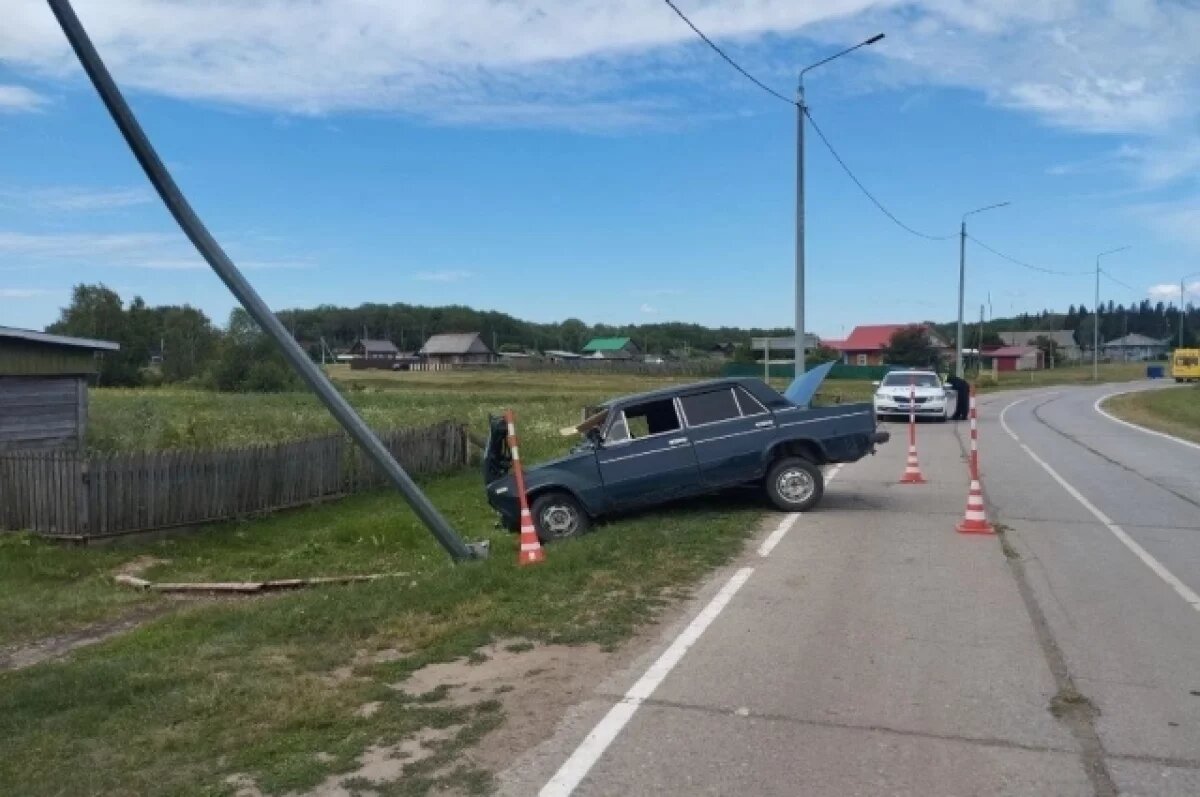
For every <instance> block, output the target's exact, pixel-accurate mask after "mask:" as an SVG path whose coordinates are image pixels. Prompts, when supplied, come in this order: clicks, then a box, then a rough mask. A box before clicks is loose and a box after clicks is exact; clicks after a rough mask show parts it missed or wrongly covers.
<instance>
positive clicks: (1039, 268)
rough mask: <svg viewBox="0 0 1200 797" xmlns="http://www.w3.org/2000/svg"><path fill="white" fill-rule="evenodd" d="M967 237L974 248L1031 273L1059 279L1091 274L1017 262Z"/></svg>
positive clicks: (969, 236) (981, 242) (1022, 261)
mask: <svg viewBox="0 0 1200 797" xmlns="http://www.w3.org/2000/svg"><path fill="white" fill-rule="evenodd" d="M967 237H968V238H970V239H971V240H972V241H973V242H974V243H975V245H976V246H978V247H980V248H981V249H986V250H987V251H989V252H991V253H992V254H993V255H995V256H996V257H998V258H1000V259H1001V260H1007V261H1008V262H1009V263H1012V264H1013V265H1017V266H1021V267H1022V268H1027V269H1030V270H1031V271H1040V272H1041V273H1043V274H1056V275H1058V276H1060V277H1083V276H1087V275H1088V274H1091V273H1093V272H1092V271H1060V270H1058V269H1054V268H1046V267H1045V266H1035V265H1034V264H1032V263H1026V262H1025V261H1024V260H1018V259H1017V258H1015V257H1012V256H1010V255H1006V254H1004V253H1003V252H1001V251H1000V250H998V249H995V248H993V247H991V246H988V245H987V244H985V243H984V242H983V241H981V240H979V239H978V238H976V237H975V236H974V235H968V236H967Z"/></svg>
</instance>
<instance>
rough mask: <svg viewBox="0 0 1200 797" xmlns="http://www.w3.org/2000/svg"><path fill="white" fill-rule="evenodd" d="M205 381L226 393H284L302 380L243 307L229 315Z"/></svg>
mask: <svg viewBox="0 0 1200 797" xmlns="http://www.w3.org/2000/svg"><path fill="white" fill-rule="evenodd" d="M205 381H206V382H207V383H208V386H209V387H211V388H212V389H214V390H220V391H223V392H250V393H281V392H284V391H287V390H296V389H298V388H299V387H300V380H299V378H298V377H297V376H296V375H295V373H294V372H293V371H292V369H291V367H289V366H288V364H287V362H286V361H285V360H284V359H283V355H281V354H280V353H279V351H278V350H277V349H276V348H275V344H274V342H273V341H272V340H271V339H270V338H268V337H267V336H266V335H265V334H263V332H262V331H261V330H260V329H259V328H258V325H257V324H255V323H254V320H253V319H252V318H250V314H249V313H247V312H246V311H245V310H243V309H242V308H240V307H238V308H235V309H234V311H233V312H232V313H230V314H229V326H228V329H227V330H226V332H225V336H224V337H223V338H222V340H221V342H220V345H219V346H218V348H217V355H216V357H215V358H214V359H213V360H212V362H211V363H210V364H209V367H208V369H207V371H206V372H205Z"/></svg>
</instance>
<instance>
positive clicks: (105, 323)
mask: <svg viewBox="0 0 1200 797" xmlns="http://www.w3.org/2000/svg"><path fill="white" fill-rule="evenodd" d="M278 317H279V319H280V320H281V321H282V322H283V323H284V325H285V326H286V327H287V328H288V329H290V330H291V331H292V334H293V336H294V337H295V338H296V340H297V341H299V342H300V343H301V345H303V346H305V347H306V348H307V349H308V351H309V353H310V354H311V355H312V356H313V358H314V359H317V360H319V359H320V358H321V340H322V339H324V341H325V343H326V345H327V346H328V347H329V348H330V349H345V348H348V347H349V346H350V345H351V344H352V343H353V342H354V341H355V340H357V339H358V338H359V337H362V336H364V335H365V336H367V337H371V338H383V339H387V340H391V341H392V342H393V343H395V344H396V345H397V346H398V347H400V349H401V350H404V351H416V350H417V349H419V348H420V347H421V344H422V343H424V341H425V340H426V339H427V338H428V337H429V336H430V335H434V334H437V333H439V332H478V333H480V334H481V335H482V336H483V339H484V340H485V341H486V342H487V343H488V344H489V345H493V346H495V347H496V348H497V349H498V350H500V351H513V350H525V349H532V350H535V351H545V350H547V349H565V350H568V351H579V350H580V349H581V348H583V346H584V345H586V343H587V342H588V341H589V340H590V339H591V338H593V337H608V336H622V337H630V338H632V339H633V341H634V342H635V343H636V344H637V345H638V347H639V348H641V350H642V351H644V352H646V353H649V354H664V355H666V354H673V355H674V356H682V357H686V356H703V355H704V354H705V353H707V352H709V351H711V350H712V349H714V348H715V347H717V346H718V345H721V344H734V346H735V347H737V348H738V354H739V356H741V357H743V358H748V357H749V352H748V351H747V347H748V346H749V343H750V338H751V337H756V336H764V335H773V336H790V335H791V329H788V328H778V327H776V328H741V327H706V326H702V325H699V324H686V323H682V322H668V323H658V324H631V325H625V326H618V325H611V324H588V323H587V322H585V321H583V320H580V319H578V318H568V319H566V320H565V321H561V322H557V323H548V324H538V323H533V322H530V321H522V320H521V319H518V318H514V317H512V316H510V315H508V314H507V313H500V312H495V311H488V310H473V309H471V308H469V307H462V306H448V307H418V306H414V305H408V304H363V305H360V306H358V307H354V308H350V307H333V306H321V307H315V308H312V309H307V310H304V309H297V310H283V311H281V312H279V313H278ZM1095 318H1096V317H1095V315H1094V314H1093V313H1092V312H1091V311H1090V310H1089V309H1088V308H1087V307H1086V306H1083V305H1080V306H1079V307H1076V306H1072V307H1071V308H1069V309H1068V311H1067V313H1066V314H1062V313H1058V314H1054V313H1049V312H1042V313H1036V314H1022V315H1019V316H1016V317H1013V318H995V319H991V320H988V321H987V322H986V323H985V324H984V327H983V332H984V334H985V338H989V339H990V338H993V335H994V333H998V332H1001V331H1005V330H1014V329H1016V330H1051V329H1070V330H1073V331H1075V332H1076V338H1077V339H1078V340H1080V342H1084V343H1086V342H1087V341H1089V340H1090V339H1091V334H1092V332H1091V330H1092V324H1094V323H1095ZM1099 319H1100V330H1101V339H1102V340H1111V339H1112V338H1116V337H1120V336H1122V335H1125V334H1132V333H1139V334H1142V335H1147V336H1149V337H1152V338H1159V339H1162V338H1167V337H1170V338H1171V339H1172V341H1174V340H1177V339H1178V335H1179V323H1180V313H1179V311H1178V309H1177V308H1176V307H1174V306H1167V305H1164V304H1163V303H1162V302H1159V303H1157V304H1151V303H1150V302H1148V301H1145V302H1142V303H1141V304H1139V305H1136V306H1130V307H1125V306H1123V305H1119V304H1118V305H1114V304H1113V303H1112V302H1109V303H1108V304H1107V305H1104V306H1102V307H1101V312H1100V316H1099ZM898 320H905V319H898ZM1186 320H1187V327H1186V331H1187V340H1188V342H1189V343H1190V344H1192V345H1195V344H1197V342H1200V335H1198V332H1200V309H1197V308H1196V307H1195V306H1194V305H1191V304H1189V305H1188V311H1187V319H1186ZM855 323H856V319H853V318H847V319H846V326H847V327H851V326H853V325H854V324H855ZM935 327H936V328H937V330H938V331H939V332H940V333H941V334H942V335H943V336H944V337H946V338H947V339H953V335H954V325H953V324H936V325H935ZM969 329H970V331H971V332H970V335H969V336H968V340H970V341H974V340H977V337H976V336H977V335H978V331H979V330H978V324H977V323H976V324H971V326H970V327H969ZM47 331H49V332H57V333H60V334H66V335H77V336H81V337H92V338H102V339H105V340H113V341H116V342H118V343H120V344H121V351H120V352H117V353H113V354H109V355H107V356H106V357H105V358H104V362H103V365H102V370H101V374H100V381H101V383H102V384H106V385H139V384H156V383H161V382H172V383H175V382H186V383H190V384H195V385H198V386H203V387H209V388H212V389H216V390H285V389H289V388H290V387H293V386H295V385H296V382H295V381H294V377H293V376H292V374H291V371H290V370H289V369H288V368H287V367H286V366H285V365H284V363H283V360H282V358H281V357H279V356H278V354H276V353H275V352H274V350H273V348H272V346H271V344H270V342H269V341H268V340H266V339H265V336H263V335H262V334H261V333H260V332H259V331H258V328H257V327H256V326H255V324H254V323H253V322H252V321H251V319H250V318H249V317H248V316H247V314H246V313H245V311H243V310H241V309H238V310H235V311H234V312H233V313H232V314H231V315H230V318H229V319H228V320H227V321H226V323H225V324H224V325H223V326H218V325H217V324H214V323H213V321H212V319H210V318H209V317H208V316H207V315H206V314H205V313H204V312H203V311H201V310H198V309H196V308H194V307H190V306H188V305H182V306H177V305H173V306H149V305H147V304H146V303H145V302H144V301H143V300H142V299H141V297H136V296H135V297H134V298H133V299H132V300H131V301H129V302H125V301H124V300H123V299H122V298H121V297H120V296H119V295H118V294H117V293H116V292H115V291H113V290H111V289H109V288H107V287H105V286H103V285H77V286H76V287H75V289H74V291H73V293H72V297H71V303H70V305H69V306H67V307H65V308H63V310H62V313H61V315H60V317H59V320H58V321H56V322H55V323H53V324H51V325H50V326H49V327H48V328H47Z"/></svg>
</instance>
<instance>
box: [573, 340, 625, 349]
mask: <svg viewBox="0 0 1200 797" xmlns="http://www.w3.org/2000/svg"><path fill="white" fill-rule="evenodd" d="M631 342H632V341H631V339H630V338H592V339H591V341H589V342H588V345H586V346H584V347H583V350H584V351H620V350H621V349H623V348H625V347H626V346H628V345H629V344H630V343H631Z"/></svg>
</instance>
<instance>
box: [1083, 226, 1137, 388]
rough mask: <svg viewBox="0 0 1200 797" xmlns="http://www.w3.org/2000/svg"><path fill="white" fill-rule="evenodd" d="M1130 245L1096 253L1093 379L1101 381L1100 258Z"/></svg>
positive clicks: (1093, 309)
mask: <svg viewBox="0 0 1200 797" xmlns="http://www.w3.org/2000/svg"><path fill="white" fill-rule="evenodd" d="M1128 248H1129V247H1128V246H1118V247H1117V248H1116V249H1109V250H1108V251H1107V252H1101V253H1100V254H1098V255H1096V306H1095V307H1093V308H1092V381H1093V382H1099V381H1100V258H1102V257H1104V256H1105V255H1111V254H1115V253H1117V252H1124V251H1125V250H1126V249H1128Z"/></svg>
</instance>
